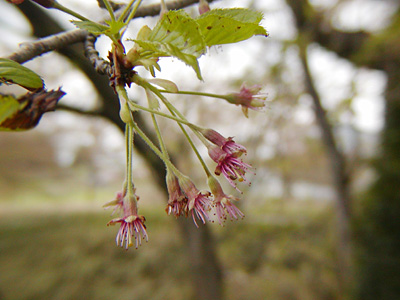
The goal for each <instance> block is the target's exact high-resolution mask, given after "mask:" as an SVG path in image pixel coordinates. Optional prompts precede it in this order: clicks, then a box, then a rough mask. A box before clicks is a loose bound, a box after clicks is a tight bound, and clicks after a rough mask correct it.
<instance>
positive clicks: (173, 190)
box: [165, 171, 188, 217]
mask: <svg viewBox="0 0 400 300" xmlns="http://www.w3.org/2000/svg"><path fill="white" fill-rule="evenodd" d="M166 182H167V189H168V195H169V197H168V204H167V208H166V209H165V211H166V212H167V214H169V215H170V214H173V215H174V216H175V217H179V216H181V215H183V214H187V209H188V206H187V203H188V199H187V197H186V196H185V195H184V194H183V192H182V190H181V187H180V186H179V181H178V178H177V177H176V176H175V175H174V174H173V173H172V172H170V171H167V177H166Z"/></svg>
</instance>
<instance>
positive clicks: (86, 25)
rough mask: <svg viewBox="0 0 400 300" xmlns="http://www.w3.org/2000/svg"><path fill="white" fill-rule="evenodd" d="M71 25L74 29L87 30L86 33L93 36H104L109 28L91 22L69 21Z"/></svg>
mask: <svg viewBox="0 0 400 300" xmlns="http://www.w3.org/2000/svg"><path fill="white" fill-rule="evenodd" d="M71 22H72V24H74V25H75V26H76V27H78V28H80V29H84V30H87V31H88V32H90V33H92V34H94V35H99V34H104V33H106V31H108V30H109V29H110V28H109V27H108V26H105V25H102V24H99V23H96V22H92V21H71Z"/></svg>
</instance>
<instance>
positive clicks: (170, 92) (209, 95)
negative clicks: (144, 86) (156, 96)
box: [159, 90, 226, 100]
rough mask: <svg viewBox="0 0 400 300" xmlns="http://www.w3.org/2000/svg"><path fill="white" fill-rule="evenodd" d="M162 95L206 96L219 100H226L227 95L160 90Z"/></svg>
mask: <svg viewBox="0 0 400 300" xmlns="http://www.w3.org/2000/svg"><path fill="white" fill-rule="evenodd" d="M159 91H160V92H161V93H168V94H181V95H192V96H205V97H211V98H217V99H224V100H226V95H218V94H211V93H203V92H195V91H177V92H172V91H167V90H159Z"/></svg>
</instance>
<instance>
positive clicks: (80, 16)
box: [53, 1, 93, 22]
mask: <svg viewBox="0 0 400 300" xmlns="http://www.w3.org/2000/svg"><path fill="white" fill-rule="evenodd" d="M53 8H55V9H58V10H60V11H62V12H65V13H67V14H69V15H71V16H73V17H75V18H78V19H79V20H82V21H89V22H93V21H90V20H89V19H88V18H85V17H84V16H82V15H80V14H78V13H77V12H74V11H73V10H71V9H69V8H68V7H65V6H64V5H61V4H60V3H58V2H56V1H55V2H54V6H53Z"/></svg>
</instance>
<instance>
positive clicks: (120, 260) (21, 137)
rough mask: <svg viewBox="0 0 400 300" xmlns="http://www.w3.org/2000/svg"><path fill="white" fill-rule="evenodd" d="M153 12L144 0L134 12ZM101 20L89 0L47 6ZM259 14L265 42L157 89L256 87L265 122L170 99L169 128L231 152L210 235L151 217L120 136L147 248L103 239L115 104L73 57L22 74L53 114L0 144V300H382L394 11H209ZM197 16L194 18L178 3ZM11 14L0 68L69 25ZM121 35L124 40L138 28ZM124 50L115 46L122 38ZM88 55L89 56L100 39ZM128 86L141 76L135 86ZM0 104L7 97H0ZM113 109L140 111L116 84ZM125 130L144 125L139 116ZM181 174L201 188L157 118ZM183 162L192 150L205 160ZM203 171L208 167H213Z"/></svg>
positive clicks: (114, 163) (398, 17) (394, 153)
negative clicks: (223, 215) (36, 81)
mask: <svg viewBox="0 0 400 300" xmlns="http://www.w3.org/2000/svg"><path fill="white" fill-rule="evenodd" d="M158 2H159V1H144V4H145V5H146V4H150V3H158ZM60 3H62V4H63V5H65V6H68V7H70V8H72V9H74V10H76V11H78V12H80V13H81V14H83V15H85V16H87V17H89V18H92V19H95V20H101V19H102V18H104V17H105V16H106V13H105V12H104V11H102V10H101V9H100V8H99V7H98V3H97V1H95V0H93V1H78V0H60ZM210 6H211V8H217V7H229V8H231V7H247V8H251V9H255V10H259V11H262V12H263V13H264V21H263V23H262V25H263V26H264V27H265V28H266V29H267V30H268V32H269V34H270V36H269V37H268V38H264V37H254V38H252V39H250V40H248V41H244V42H240V43H238V44H236V45H226V46H222V47H216V48H212V49H209V52H208V53H207V54H206V55H205V56H203V57H202V58H201V59H200V65H201V69H202V74H203V78H204V82H199V81H198V80H197V79H196V76H195V73H194V72H193V70H191V69H190V68H189V67H187V66H185V65H184V64H183V63H181V62H179V61H177V60H168V59H162V60H161V62H160V65H161V68H162V72H161V73H158V74H157V76H158V77H160V78H165V79H169V80H172V81H174V82H176V83H177V84H178V86H179V88H180V89H181V90H198V91H203V92H212V93H219V94H225V93H229V92H235V91H238V90H239V88H240V86H241V85H242V83H244V82H245V83H247V84H248V85H252V84H261V85H263V87H264V88H263V92H265V93H267V94H268V101H267V109H266V111H265V112H261V113H260V112H253V111H251V112H250V113H249V118H245V117H244V115H243V114H242V112H241V110H240V109H239V108H238V107H234V106H231V105H229V104H227V103H225V102H221V101H218V100H213V99H207V98H203V97H197V98H194V97H186V96H179V97H170V99H171V101H173V102H174V104H175V105H176V106H177V107H179V108H180V109H181V111H182V112H184V114H185V115H186V116H187V118H188V119H189V120H190V121H191V122H193V123H195V124H199V125H202V126H205V127H209V128H213V129H215V130H217V131H219V132H220V133H221V134H223V135H224V136H234V137H235V141H236V142H238V143H240V144H243V145H245V146H246V148H247V150H248V155H247V157H246V162H249V163H251V164H252V165H253V166H254V167H255V169H256V173H257V175H252V174H251V173H250V174H249V176H248V177H249V179H250V181H251V182H252V185H251V187H247V186H245V185H242V186H241V188H242V190H243V191H244V194H243V195H238V194H237V192H236V191H235V190H234V189H232V188H231V187H230V186H229V185H224V188H225V191H226V192H227V193H228V192H229V193H232V194H234V195H236V196H240V197H241V198H242V200H241V201H240V202H239V203H238V206H239V207H240V209H241V210H242V211H243V212H244V213H245V215H246V217H245V218H244V220H241V221H238V222H227V223H226V225H225V226H224V227H221V226H219V225H217V224H207V226H201V227H200V228H199V229H197V228H196V227H195V226H194V225H193V222H192V221H190V220H189V221H190V222H187V221H185V220H178V221H177V220H175V218H174V217H171V216H167V215H166V214H165V211H164V209H165V205H166V200H167V195H166V194H165V189H164V186H163V181H164V177H163V174H164V173H163V172H164V170H163V166H162V164H161V165H160V162H159V161H157V159H154V157H153V156H151V153H150V152H149V150H148V149H146V148H145V147H144V146H143V145H141V144H140V141H139V140H138V143H139V144H138V145H137V147H138V148H137V152H136V153H135V157H134V176H135V185H136V188H137V193H138V195H139V196H140V210H141V214H143V215H145V216H146V219H147V222H146V224H147V229H148V233H149V237H150V241H149V242H148V243H145V244H144V245H142V247H140V248H139V249H138V250H135V249H130V250H129V251H125V250H124V249H121V248H118V247H116V246H115V244H114V239H115V234H116V232H117V230H118V228H117V227H111V228H108V227H106V226H105V224H106V223H107V222H108V221H109V220H110V219H111V218H112V217H111V216H110V214H111V212H112V211H111V210H109V211H104V210H103V208H102V205H103V204H104V203H105V202H107V201H110V200H112V199H114V197H115V194H116V192H117V191H118V190H120V189H121V186H122V182H123V180H124V170H125V168H124V164H125V161H124V160H125V150H124V138H123V134H122V131H121V129H120V128H121V123H120V122H118V103H117V102H116V99H115V95H113V92H112V90H111V89H110V88H108V84H107V78H104V77H102V76H99V75H97V74H95V73H94V72H93V71H91V69H90V65H88V63H87V61H86V60H85V59H84V57H83V56H82V47H81V45H73V46H71V47H67V48H66V49H63V50H61V51H60V52H58V53H50V54H45V55H43V56H41V57H39V58H36V59H34V60H33V61H30V62H28V63H26V66H28V67H29V68H31V69H33V70H34V71H36V72H37V73H38V74H40V75H41V76H42V77H43V78H44V80H45V83H46V86H47V88H48V89H57V88H58V87H59V86H62V89H63V90H64V91H65V92H66V93H67V95H66V96H65V97H64V98H62V100H61V101H60V104H62V105H63V107H64V109H62V110H61V109H60V110H57V111H56V112H52V113H48V114H46V115H44V117H43V118H42V120H41V122H40V124H39V125H38V126H37V127H36V128H35V129H33V130H30V131H27V132H17V133H10V132H2V133H0V191H1V193H0V299H7V300H8V299H12V300H15V299H111V298H113V299H174V300H179V299H185V300H187V299H234V300H239V299H243V300H244V299H246V300H248V299H271V300H275V299H276V300H286V299H289V300H292V299H293V300H296V299H299V300H309V299H318V300H320V299H321V300H325V299H326V300H328V299H375V300H377V299H391V300H394V299H400V254H399V249H400V248H399V247H400V242H399V236H400V226H399V222H398V220H397V218H398V217H397V216H398V215H399V213H400V204H399V203H400V191H399V189H398V186H399V180H400V172H399V170H400V153H399V149H400V104H399V103H400V102H399V100H400V90H399V89H400V88H399V85H398V81H399V78H400V70H399V66H400V62H399V55H398V53H399V51H400V34H399V32H400V14H399V7H400V5H399V2H398V1H395V0H379V1H378V0H312V1H311V0H309V1H306V0H298V1H296V0H286V1H284V0H252V1H250V0H225V1H214V2H212V3H210ZM186 10H187V11H188V13H190V14H192V15H196V14H198V12H197V6H190V7H188V8H186ZM68 20H69V17H66V16H64V15H63V14H61V13H58V12H57V11H53V10H48V11H45V10H43V9H41V8H39V7H37V6H35V5H34V4H31V3H29V2H28V1H26V2H24V3H23V4H21V5H19V6H13V5H11V4H9V3H7V2H6V1H4V0H1V1H0V33H1V34H0V56H2V57H5V56H7V55H9V54H11V53H13V52H14V51H15V50H16V49H17V48H18V44H20V43H23V42H29V41H33V40H35V39H36V38H37V37H43V36H47V35H49V34H54V33H56V32H59V31H61V30H68V29H72V28H73V26H72V25H71V24H70V23H69V21H68ZM156 21H157V17H146V18H142V19H137V20H135V21H134V22H132V25H131V27H130V28H129V32H128V33H127V34H126V37H130V38H134V37H135V36H136V32H137V31H138V29H139V28H140V27H141V26H143V25H144V24H148V25H149V26H150V27H152V26H153V25H154V24H155V22H156ZM126 45H127V47H129V45H130V43H129V42H127V43H126ZM96 46H97V48H98V50H99V52H100V54H101V55H102V56H103V57H105V56H106V55H107V52H108V50H109V43H108V42H107V40H106V39H99V40H98V41H97V43H96ZM143 74H144V73H143ZM0 92H1V93H14V94H16V95H18V94H19V93H21V90H18V89H16V88H14V87H10V86H4V85H1V86H0ZM129 93H130V96H131V97H132V98H134V99H136V100H137V101H139V102H141V101H145V99H144V97H145V96H144V94H143V93H142V91H140V90H139V89H135V88H134V87H132V88H131V89H130V91H129ZM136 120H138V122H140V123H141V124H142V126H143V128H147V126H148V124H150V123H149V119H148V116H146V115H144V114H141V115H138V116H137V118H136ZM160 123H161V124H162V126H161V127H162V128H163V129H165V130H164V131H163V134H164V137H165V140H166V141H167V146H168V148H169V150H170V152H171V155H172V156H173V157H176V161H177V164H178V165H179V167H180V169H181V170H183V171H184V173H186V174H189V175H190V176H191V178H192V179H193V180H195V181H196V184H197V185H198V186H199V187H200V188H206V183H205V178H204V177H203V175H202V170H201V166H200V165H199V163H198V162H197V161H196V159H195V157H194V156H193V154H192V153H191V152H190V151H189V147H188V145H187V143H186V141H185V139H184V138H183V136H181V135H180V134H178V133H179V131H178V130H177V128H176V126H175V124H173V123H172V122H169V121H167V120H160ZM199 147H200V148H199V149H200V151H201V152H202V153H203V154H204V155H206V153H207V152H206V149H203V148H201V145H199ZM208 162H209V163H210V167H213V164H212V163H211V162H210V161H208Z"/></svg>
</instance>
